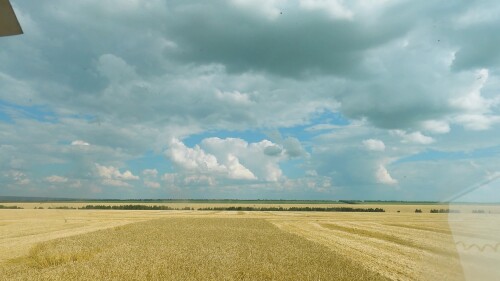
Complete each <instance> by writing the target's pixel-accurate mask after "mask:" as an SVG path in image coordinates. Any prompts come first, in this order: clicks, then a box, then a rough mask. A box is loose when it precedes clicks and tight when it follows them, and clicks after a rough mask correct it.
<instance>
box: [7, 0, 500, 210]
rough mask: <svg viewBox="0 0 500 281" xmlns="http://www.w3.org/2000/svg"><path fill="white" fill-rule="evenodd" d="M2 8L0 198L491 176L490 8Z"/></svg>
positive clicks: (342, 186)
mask: <svg viewBox="0 0 500 281" xmlns="http://www.w3.org/2000/svg"><path fill="white" fill-rule="evenodd" d="M11 2H12V5H13V7H14V9H15V11H16V13H17V16H18V18H19V21H20V23H21V25H22V27H23V29H24V32H25V34H24V35H21V36H13V37H1V38H0V195H22V196H58V197H86V198H242V199H250V198H261V199H264V198H276V199H279V198H282V199H334V200H335V199H381V200H443V199H445V198H448V197H450V196H453V195H454V194H457V193H459V192H461V191H462V190H464V189H467V188H469V187H471V186H475V185H478V184H480V183H482V182H489V181H490V180H492V179H495V178H496V177H498V176H499V175H500V141H499V139H500V95H499V94H500V49H499V48H498V46H499V45H500V33H499V32H498V28H499V26H500V17H498V14H500V5H499V4H498V3H497V1H495V0H491V1H473V0H458V1H413V0H396V1H387V0H373V1H365V0H353V1H342V0H212V1H192V0H169V1H163V0H127V1H125V0H81V1H80V0H79V1H63V0H53V1H31V0H12V1H11ZM497 186H498V185H497ZM497 186H494V185H493V186H492V185H486V186H485V187H481V188H480V190H479V191H478V192H479V193H478V194H479V195H478V196H479V197H482V198H489V199H491V198H495V200H496V201H500V200H497V199H499V198H500V197H499V195H500V192H498V188H496V187H497ZM491 194H493V195H491Z"/></svg>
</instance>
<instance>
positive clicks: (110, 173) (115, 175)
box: [95, 163, 139, 180]
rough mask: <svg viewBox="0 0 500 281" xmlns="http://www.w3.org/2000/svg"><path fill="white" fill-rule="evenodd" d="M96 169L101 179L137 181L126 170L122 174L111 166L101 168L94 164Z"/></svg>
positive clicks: (136, 178)
mask: <svg viewBox="0 0 500 281" xmlns="http://www.w3.org/2000/svg"><path fill="white" fill-rule="evenodd" d="M95 167H96V168H97V174H98V175H99V176H100V177H101V178H103V179H113V180H138V179H139V177H138V176H136V175H134V174H132V172H131V171H129V170H127V171H125V172H123V173H121V172H120V170H118V168H115V167H113V166H101V165H99V164H97V163H96V164H95Z"/></svg>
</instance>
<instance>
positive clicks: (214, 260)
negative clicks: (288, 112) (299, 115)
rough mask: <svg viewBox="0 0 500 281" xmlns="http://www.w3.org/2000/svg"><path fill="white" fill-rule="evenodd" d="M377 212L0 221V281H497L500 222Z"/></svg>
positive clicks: (62, 214) (40, 213) (30, 216)
mask: <svg viewBox="0 0 500 281" xmlns="http://www.w3.org/2000/svg"><path fill="white" fill-rule="evenodd" d="M26 204H27V203H26ZM16 205H18V206H21V204H16ZM66 205H68V204H66ZM233 205H234V204H233ZM23 207H28V205H23ZM383 207H384V208H385V209H386V210H387V209H388V208H387V207H389V209H391V210H394V211H393V212H386V213H337V212H259V211H197V210H194V211H143V210H137V211H125V210H123V211H118V210H54V209H43V210H38V209H19V210H0V280H465V279H467V280H488V278H490V277H491V276H498V275H496V274H497V273H498V272H495V271H494V269H493V271H492V267H493V268H494V267H497V266H495V265H496V264H498V261H499V260H500V259H498V255H499V254H498V250H500V247H498V246H497V245H498V243H499V241H498V240H499V239H500V238H499V237H500V235H499V234H500V231H499V230H500V223H499V216H500V215H499V214H497V213H495V212H493V213H485V214H472V213H470V212H462V213H460V214H431V213H428V212H423V213H419V214H416V213H414V212H410V210H411V209H413V211H414V209H415V206H411V207H408V206H397V205H390V206H383ZM470 208H471V207H470V206H466V208H465V209H466V210H469V209H470ZM489 208H491V210H492V211H496V210H498V207H497V206H491V207H489ZM396 210H399V211H400V213H397V211H396Z"/></svg>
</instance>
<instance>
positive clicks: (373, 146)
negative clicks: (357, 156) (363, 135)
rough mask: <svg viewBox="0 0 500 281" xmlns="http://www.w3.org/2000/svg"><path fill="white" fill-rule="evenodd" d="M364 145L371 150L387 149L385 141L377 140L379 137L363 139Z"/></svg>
mask: <svg viewBox="0 0 500 281" xmlns="http://www.w3.org/2000/svg"><path fill="white" fill-rule="evenodd" d="M363 145H364V146H365V148H366V149H368V150H371V151H384V150H385V144H384V142H383V141H381V140H377V139H367V140H363Z"/></svg>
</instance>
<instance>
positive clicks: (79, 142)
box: [71, 140, 90, 146]
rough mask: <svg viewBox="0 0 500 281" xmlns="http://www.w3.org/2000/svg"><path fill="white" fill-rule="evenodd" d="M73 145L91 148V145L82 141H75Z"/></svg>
mask: <svg viewBox="0 0 500 281" xmlns="http://www.w3.org/2000/svg"><path fill="white" fill-rule="evenodd" d="M71 145H81V146H89V145H90V144H89V143H88V142H85V141H82V140H75V141H72V142H71Z"/></svg>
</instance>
